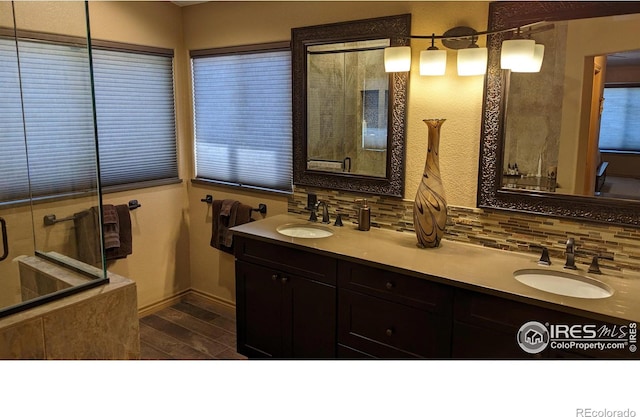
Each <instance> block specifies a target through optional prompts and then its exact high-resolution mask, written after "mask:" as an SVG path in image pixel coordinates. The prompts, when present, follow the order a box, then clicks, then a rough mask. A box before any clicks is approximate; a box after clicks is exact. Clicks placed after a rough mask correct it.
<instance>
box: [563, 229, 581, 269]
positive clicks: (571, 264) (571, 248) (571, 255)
mask: <svg viewBox="0 0 640 417" xmlns="http://www.w3.org/2000/svg"><path fill="white" fill-rule="evenodd" d="M575 246H576V241H575V239H574V238H572V237H570V238H569V239H567V249H566V251H565V253H566V255H567V261H566V262H565V264H564V267H565V268H566V269H578V268H576V248H575Z"/></svg>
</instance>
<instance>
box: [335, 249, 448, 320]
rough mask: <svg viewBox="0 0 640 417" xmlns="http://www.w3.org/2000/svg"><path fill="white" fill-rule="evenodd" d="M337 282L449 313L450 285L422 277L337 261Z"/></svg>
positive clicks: (369, 292) (398, 300)
mask: <svg viewBox="0 0 640 417" xmlns="http://www.w3.org/2000/svg"><path fill="white" fill-rule="evenodd" d="M338 285H339V286H340V287H341V288H346V289H349V290H353V291H357V292H361V293H364V294H369V295H373V296H376V297H380V298H384V299H386V300H389V301H396V302H399V303H402V304H406V305H408V306H412V307H416V308H419V309H422V310H426V311H429V312H432V313H438V314H445V315H450V314H451V313H450V312H451V305H452V302H453V288H451V287H447V286H445V285H441V284H437V283H435V282H430V281H427V280H425V279H421V278H415V277H410V276H407V275H402V274H398V273H396V272H391V271H386V270H383V269H377V268H373V267H370V266H366V265H361V264H357V263H353V262H346V261H340V262H339V263H338Z"/></svg>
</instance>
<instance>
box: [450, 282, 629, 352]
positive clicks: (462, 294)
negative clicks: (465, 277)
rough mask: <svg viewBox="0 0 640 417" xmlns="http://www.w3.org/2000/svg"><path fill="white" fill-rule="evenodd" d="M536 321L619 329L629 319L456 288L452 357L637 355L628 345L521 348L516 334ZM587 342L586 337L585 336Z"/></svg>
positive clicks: (579, 329)
mask: <svg viewBox="0 0 640 417" xmlns="http://www.w3.org/2000/svg"><path fill="white" fill-rule="evenodd" d="M530 321H536V322H538V323H540V324H542V325H545V326H547V328H549V329H550V328H551V327H549V326H552V325H553V326H556V325H561V326H568V327H571V326H578V327H577V328H576V334H578V335H579V334H580V333H579V332H581V331H582V326H583V325H587V326H591V328H592V329H602V328H603V326H604V327H606V328H607V329H616V331H617V330H619V329H621V326H622V327H623V328H624V327H626V325H627V324H628V323H626V324H625V323H613V322H607V321H602V320H595V319H592V318H587V317H583V316H578V315H573V314H568V313H563V312H560V311H556V310H552V309H549V308H544V307H540V306H535V305H531V304H526V303H523V302H519V301H515V300H508V299H505V298H502V297H498V296H492V295H487V294H482V293H478V292H475V291H468V290H462V289H457V290H456V295H455V301H454V315H453V342H452V346H453V349H452V357H454V358H476V359H513V358H556V359H569V358H575V359H578V358H583V359H584V358H607V359H616V358H619V359H622V358H638V355H637V354H636V353H635V352H631V351H629V349H626V348H625V349H604V350H598V349H587V350H583V349H580V348H560V347H557V346H553V347H552V346H551V345H549V347H547V348H546V349H545V350H544V351H542V352H540V353H537V354H530V353H526V352H525V351H523V350H522V349H521V348H520V346H519V345H518V341H517V334H518V331H519V329H520V327H521V326H522V325H524V324H525V323H527V322H530ZM584 342H585V343H589V339H584Z"/></svg>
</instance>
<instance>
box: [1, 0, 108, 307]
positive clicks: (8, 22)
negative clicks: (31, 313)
mask: <svg viewBox="0 0 640 417" xmlns="http://www.w3.org/2000/svg"><path fill="white" fill-rule="evenodd" d="M88 21H89V19H88V10H87V5H86V2H80V1H71V2H58V1H38V2H0V54H1V56H0V58H1V59H0V63H1V64H0V126H2V129H0V218H2V221H1V222H0V226H2V231H3V235H2V242H3V246H2V247H1V248H0V258H4V259H3V260H2V261H0V317H1V316H4V315H7V314H11V313H13V312H16V311H20V310H24V309H26V308H29V307H30V306H32V305H38V304H42V303H44V302H47V301H49V300H52V299H56V298H59V297H63V296H65V295H67V294H71V293H74V292H77V291H80V290H82V289H85V288H90V287H93V286H95V285H100V284H102V283H104V282H107V278H106V268H105V263H104V256H103V250H102V205H101V201H102V196H101V193H100V182H99V169H98V162H97V161H98V157H97V138H96V129H95V110H94V109H95V106H94V95H93V87H92V81H93V80H92V72H91V49H90V45H91V42H90V37H89V26H88ZM80 218H81V219H83V221H79V220H78V219H80ZM85 220H86V221H85ZM5 243H6V244H5ZM5 252H6V256H5ZM87 252H88V253H90V254H91V255H92V259H91V262H87V260H86V258H82V257H81V256H79V254H81V253H87ZM42 260H45V261H46V262H48V263H50V264H55V265H56V266H62V267H63V268H65V270H68V271H72V272H71V273H70V274H69V276H68V277H66V276H65V277H62V278H61V277H60V276H56V277H50V276H47V273H44V272H42V271H39V270H36V271H35V272H30V271H31V269H33V268H35V267H34V266H33V265H36V264H40V262H41V261H42ZM25 265H27V270H28V272H27V273H24V271H25V268H24V267H25ZM29 268H31V269H29ZM21 272H22V274H21ZM74 274H80V275H74ZM62 275H64V274H62Z"/></svg>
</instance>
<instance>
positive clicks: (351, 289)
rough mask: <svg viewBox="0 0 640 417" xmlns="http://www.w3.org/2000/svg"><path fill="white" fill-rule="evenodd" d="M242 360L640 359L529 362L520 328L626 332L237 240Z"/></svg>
mask: <svg viewBox="0 0 640 417" xmlns="http://www.w3.org/2000/svg"><path fill="white" fill-rule="evenodd" d="M234 240H235V242H234V244H235V255H236V314H237V337H238V340H237V342H238V352H239V353H241V354H243V355H246V356H248V357H250V358H309V359H313V358H336V357H338V358H349V359H355V358H361V359H371V358H472V359H522V358H547V359H569V358H576V359H580V358H582V359H584V358H638V356H640V354H638V353H635V352H631V351H630V350H629V349H618V350H613V349H605V350H597V349H590V350H582V349H579V348H550V347H548V348H546V349H545V350H543V351H542V352H540V353H536V354H530V353H526V352H525V351H524V350H523V349H522V348H521V347H520V345H519V344H518V340H517V335H518V331H519V330H520V328H521V327H522V325H523V324H525V323H527V322H530V321H536V322H539V323H541V324H542V325H548V324H558V325H566V326H574V325H593V326H595V327H597V328H601V327H602V326H607V327H608V329H611V328H614V327H613V326H618V327H616V328H614V329H621V327H620V326H622V330H623V331H624V327H625V326H626V325H629V323H622V322H621V321H620V320H615V319H611V322H609V321H608V319H607V318H606V317H605V318H604V319H603V320H595V319H593V318H589V317H597V316H594V315H593V314H589V313H588V312H585V314H584V316H583V315H580V312H577V314H569V313H566V312H561V311H557V310H556V309H554V308H553V306H550V307H551V308H547V307H545V303H542V302H536V301H532V300H524V299H523V300H520V299H519V298H518V297H515V296H513V297H512V296H510V295H509V294H504V295H501V294H499V293H498V294H495V295H490V294H486V293H484V292H480V289H478V291H475V290H473V289H463V288H459V287H455V286H451V285H447V284H446V283H439V282H433V281H432V280H430V279H429V277H423V276H414V275H411V272H410V271H406V273H404V272H405V271H399V270H397V269H392V268H389V267H386V266H384V265H375V264H370V263H367V264H365V263H359V262H357V260H351V259H345V258H339V259H338V258H337V257H333V256H331V255H324V254H322V253H318V252H315V251H310V250H303V249H297V248H295V247H292V246H289V245H283V244H277V243H272V242H269V241H266V240H260V239H252V238H249V237H245V236H236V237H235V238H234Z"/></svg>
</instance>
